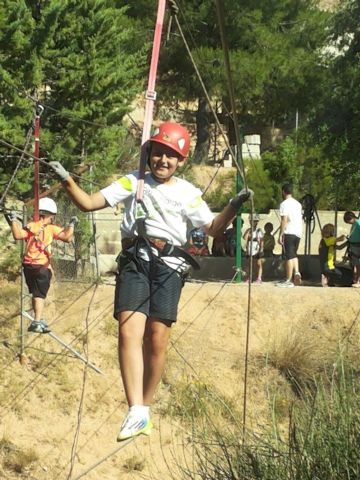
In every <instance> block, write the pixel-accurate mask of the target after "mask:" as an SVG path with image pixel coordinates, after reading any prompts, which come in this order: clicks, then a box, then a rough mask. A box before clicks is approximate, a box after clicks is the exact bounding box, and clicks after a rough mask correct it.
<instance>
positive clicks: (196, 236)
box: [187, 228, 210, 257]
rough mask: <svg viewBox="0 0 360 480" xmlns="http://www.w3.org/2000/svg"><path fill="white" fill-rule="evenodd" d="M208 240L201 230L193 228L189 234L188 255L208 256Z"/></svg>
mask: <svg viewBox="0 0 360 480" xmlns="http://www.w3.org/2000/svg"><path fill="white" fill-rule="evenodd" d="M208 238H209V237H208V236H207V235H206V233H205V232H204V230H203V229H202V228H193V229H192V230H191V232H190V238H189V246H188V248H187V251H188V253H190V254H191V255H195V256H201V257H204V256H207V255H210V252H209V247H208Z"/></svg>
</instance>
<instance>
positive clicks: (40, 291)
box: [10, 198, 78, 333]
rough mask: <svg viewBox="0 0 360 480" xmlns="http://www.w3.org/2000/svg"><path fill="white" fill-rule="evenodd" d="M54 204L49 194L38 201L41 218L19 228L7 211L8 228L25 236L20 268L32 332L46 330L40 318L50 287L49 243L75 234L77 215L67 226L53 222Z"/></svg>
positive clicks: (67, 239)
mask: <svg viewBox="0 0 360 480" xmlns="http://www.w3.org/2000/svg"><path fill="white" fill-rule="evenodd" d="M56 214H57V206H56V203H55V202H54V200H52V199H51V198H41V199H40V201H39V215H40V220H39V221H37V222H30V223H28V224H27V225H26V227H24V228H22V227H21V226H20V225H19V223H18V222H17V221H16V220H17V218H16V214H15V213H12V214H11V215H10V227H11V232H12V234H13V237H14V239H15V240H25V242H26V247H25V254H24V258H23V271H24V276H25V280H26V284H27V286H28V289H29V292H30V293H31V295H32V306H33V310H34V320H33V321H32V322H31V324H30V326H29V328H28V330H29V332H35V333H49V332H50V328H49V327H48V325H47V323H46V322H45V320H43V319H42V314H43V310H44V303H45V299H46V296H47V293H48V291H49V288H50V281H51V277H52V269H51V264H50V258H51V244H52V242H53V241H54V240H61V241H63V242H66V243H69V242H70V241H71V239H72V237H73V234H74V227H75V225H76V224H77V222H78V219H77V217H72V218H71V220H70V223H69V225H68V227H66V228H63V227H60V226H59V225H55V224H54V222H55V216H56Z"/></svg>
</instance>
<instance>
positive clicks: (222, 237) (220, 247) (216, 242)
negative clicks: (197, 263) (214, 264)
mask: <svg viewBox="0 0 360 480" xmlns="http://www.w3.org/2000/svg"><path fill="white" fill-rule="evenodd" d="M225 245H226V230H225V231H224V232H221V233H219V234H218V235H216V237H214V239H213V244H212V249H211V254H212V256H213V257H226V248H225Z"/></svg>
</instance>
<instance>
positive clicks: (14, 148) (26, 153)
mask: <svg viewBox="0 0 360 480" xmlns="http://www.w3.org/2000/svg"><path fill="white" fill-rule="evenodd" d="M0 143H1V144H3V145H4V146H6V147H8V148H12V149H13V150H16V151H17V152H21V153H23V154H24V155H26V156H27V157H29V158H31V159H33V160H37V157H35V156H34V155H32V154H31V153H28V152H25V151H24V150H22V149H21V148H18V147H15V145H13V144H12V143H10V142H6V141H5V140H2V139H1V138H0ZM39 162H40V163H41V164H43V165H46V166H47V167H48V168H50V167H49V163H48V162H45V161H44V160H43V159H41V158H39ZM51 173H54V172H51ZM69 173H70V174H71V176H73V177H75V178H78V179H79V180H81V181H82V182H87V183H90V184H91V185H97V186H99V187H103V185H101V184H100V183H97V182H95V181H94V180H88V179H87V178H84V177H82V176H81V175H77V174H76V173H72V172H69Z"/></svg>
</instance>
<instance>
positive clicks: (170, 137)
mask: <svg viewBox="0 0 360 480" xmlns="http://www.w3.org/2000/svg"><path fill="white" fill-rule="evenodd" d="M150 142H156V143H161V144H163V145H166V146H167V147H170V148H172V149H173V150H175V152H177V153H178V154H179V155H181V156H182V157H186V155H187V154H188V153H189V149H190V135H189V132H188V131H187V130H186V128H185V127H183V126H182V125H180V124H178V123H172V122H165V123H162V124H161V125H160V127H157V128H156V129H155V131H154V133H153V135H152V136H151V137H150Z"/></svg>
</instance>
